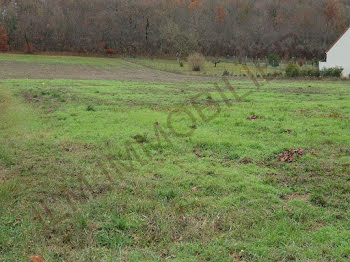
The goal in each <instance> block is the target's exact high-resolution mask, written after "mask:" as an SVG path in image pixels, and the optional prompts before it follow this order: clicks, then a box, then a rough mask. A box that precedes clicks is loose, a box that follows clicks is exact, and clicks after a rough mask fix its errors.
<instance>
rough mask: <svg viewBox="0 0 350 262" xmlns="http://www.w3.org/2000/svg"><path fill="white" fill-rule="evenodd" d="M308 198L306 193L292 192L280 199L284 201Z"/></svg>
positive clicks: (305, 199) (306, 199)
mask: <svg viewBox="0 0 350 262" xmlns="http://www.w3.org/2000/svg"><path fill="white" fill-rule="evenodd" d="M309 199H310V195H308V194H298V193H292V194H290V195H288V196H284V197H282V200H283V201H285V202H289V201H293V200H301V201H308V200H309Z"/></svg>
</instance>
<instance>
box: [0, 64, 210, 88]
mask: <svg viewBox="0 0 350 262" xmlns="http://www.w3.org/2000/svg"><path fill="white" fill-rule="evenodd" d="M12 78H29V79H78V80H120V81H148V82H158V83H159V82H163V83H165V82H166V83H171V82H177V83H178V82H188V81H193V82H208V83H209V82H212V80H213V79H214V78H210V77H204V76H188V75H181V74H175V73H170V72H162V71H159V70H153V69H150V68H146V67H143V66H139V65H134V64H131V63H129V62H127V61H123V62H121V65H120V66H118V67H117V68H114V67H110V68H103V67H98V66H89V65H86V66H85V65H69V64H53V63H52V64H51V63H46V64H39V63H28V62H18V61H3V62H1V63H0V79H12Z"/></svg>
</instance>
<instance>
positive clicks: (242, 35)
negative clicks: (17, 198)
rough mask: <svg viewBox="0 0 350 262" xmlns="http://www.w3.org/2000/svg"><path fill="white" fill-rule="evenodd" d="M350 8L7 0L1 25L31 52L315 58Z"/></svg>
mask: <svg viewBox="0 0 350 262" xmlns="http://www.w3.org/2000/svg"><path fill="white" fill-rule="evenodd" d="M349 6H350V1H349V0H343V1H342V0H303V1H300V0H274V1H272V0H25V1H24V0H23V1H19V0H0V25H1V27H3V29H4V31H5V32H6V35H8V40H7V39H5V40H3V41H5V42H7V44H8V47H9V49H10V50H21V51H22V50H24V49H25V51H27V52H32V51H34V50H36V51H59V52H60V51H71V52H88V53H94V52H105V53H116V54H125V55H154V56H156V55H175V54H176V53H177V54H180V55H181V56H186V55H188V54H189V53H191V52H193V51H199V52H202V53H203V54H205V55H210V56H237V57H245V56H248V57H257V56H259V57H260V56H266V55H268V54H269V53H271V52H274V53H277V54H278V55H279V56H281V57H303V58H304V57H306V58H313V57H321V56H322V55H323V54H324V51H325V50H326V49H327V47H328V46H329V45H330V44H331V43H332V42H333V41H335V40H336V39H337V38H338V37H339V35H340V34H341V33H342V32H343V31H344V30H345V29H346V28H347V27H348V25H349V18H350V11H349V10H350V9H349ZM0 32H1V30H0ZM289 33H290V34H291V35H290V36H291V37H289V38H288V39H285V40H284V41H282V43H281V44H280V45H271V43H273V42H274V41H277V40H278V39H281V37H283V36H285V35H287V34H289ZM2 35H4V36H5V33H4V32H3V33H2ZM0 38H1V36H0ZM266 46H268V47H269V48H267V49H266V48H265V47H266Z"/></svg>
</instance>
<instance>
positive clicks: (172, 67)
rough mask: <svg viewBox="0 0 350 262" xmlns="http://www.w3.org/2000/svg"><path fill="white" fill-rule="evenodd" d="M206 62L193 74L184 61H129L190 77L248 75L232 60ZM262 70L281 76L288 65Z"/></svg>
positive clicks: (251, 67) (255, 72) (253, 68)
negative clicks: (216, 62)
mask: <svg viewBox="0 0 350 262" xmlns="http://www.w3.org/2000/svg"><path fill="white" fill-rule="evenodd" d="M208 60H209V61H206V63H205V65H204V68H203V70H201V71H200V72H193V71H192V68H191V65H190V64H189V63H188V62H187V61H186V60H182V63H183V67H180V65H179V64H178V63H177V61H176V60H174V59H172V60H171V59H147V58H133V59H128V61H130V62H133V63H136V64H141V65H144V66H147V67H150V68H153V69H157V70H164V71H169V72H179V73H183V74H189V75H206V76H223V75H224V72H226V73H225V74H226V76H233V77H245V76H247V75H248V73H247V71H246V70H245V68H243V67H242V64H241V63H239V62H238V61H236V62H234V61H230V60H225V59H223V60H220V63H218V64H217V65H216V66H215V65H214V63H213V62H210V59H208ZM258 64H259V66H260V67H261V69H262V70H263V72H264V74H266V75H267V74H272V75H273V74H279V75H284V73H285V69H286V66H287V64H283V63H281V64H280V65H279V66H277V67H273V66H271V65H269V64H267V63H266V62H263V61H261V62H259V63H258ZM247 66H248V68H249V70H250V71H251V73H252V74H253V75H255V76H256V77H262V74H261V71H260V70H259V69H258V68H257V67H256V66H255V65H254V64H253V63H252V62H250V63H249V62H248V63H247ZM301 68H303V69H310V68H312V65H307V64H305V65H303V66H302V67H301Z"/></svg>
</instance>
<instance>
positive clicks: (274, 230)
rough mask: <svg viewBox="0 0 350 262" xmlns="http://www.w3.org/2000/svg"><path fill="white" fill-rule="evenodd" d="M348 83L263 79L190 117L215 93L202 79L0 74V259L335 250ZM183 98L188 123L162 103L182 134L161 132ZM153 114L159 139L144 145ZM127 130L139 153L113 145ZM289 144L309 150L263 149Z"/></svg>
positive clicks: (310, 255)
mask: <svg viewBox="0 0 350 262" xmlns="http://www.w3.org/2000/svg"><path fill="white" fill-rule="evenodd" d="M36 59H38V61H40V59H39V58H36ZM42 59H43V61H45V60H46V59H48V60H49V59H50V58H47V57H43V58H42ZM66 59H67V60H70V59H68V58H66ZM88 59H89V60H91V61H92V62H93V61H94V60H93V59H92V58H88ZM81 63H84V60H83V61H81ZM101 66H103V65H101ZM232 84H233V85H234V86H235V87H238V88H239V93H241V94H243V93H245V91H247V90H248V89H249V90H256V89H255V86H254V85H253V84H252V83H250V82H249V81H235V82H232ZM348 85H349V83H348V82H340V81H338V82H337V81H334V82H302V81H300V82H295V83H293V82H287V81H283V82H273V83H270V84H268V85H265V86H264V87H263V88H262V89H261V90H258V91H256V92H254V93H253V94H251V95H250V96H249V97H247V98H246V99H245V100H244V101H243V102H236V103H234V104H233V106H232V107H227V106H226V105H225V104H224V103H221V104H220V106H221V113H220V114H219V115H218V116H217V117H216V118H215V119H213V120H212V121H210V122H209V123H204V122H203V121H201V120H200V117H199V116H198V114H197V113H195V111H194V109H193V108H192V107H190V106H189V105H188V103H186V102H188V101H189V100H190V99H191V97H193V96H195V95H197V94H199V93H200V92H201V91H209V92H211V95H210V96H208V95H207V94H205V95H204V94H203V96H202V97H201V100H200V102H199V105H200V106H202V107H203V108H206V111H205V112H206V114H208V115H209V114H211V113H213V111H214V109H215V107H214V106H209V105H208V104H210V103H211V102H212V101H214V100H220V96H219V95H218V94H217V93H215V91H214V89H213V87H212V86H211V85H204V84H200V85H198V84H193V83H188V85H186V86H181V87H179V86H177V85H174V84H171V83H170V84H169V83H168V84H161V83H159V84H150V83H149V84H148V83H138V82H118V81H73V80H27V79H26V80H21V79H18V80H1V81H0V101H1V103H0V144H1V148H0V180H1V184H0V201H1V204H0V221H1V223H0V258H2V259H3V261H27V260H28V257H29V256H30V255H33V254H43V255H44V257H45V261H89V260H91V261H115V259H120V260H122V259H124V258H127V259H128V260H129V261H151V260H162V259H163V258H169V257H170V258H171V257H173V256H176V258H174V259H175V260H177V261H200V260H201V259H202V260H203V261H205V260H208V261H232V260H233V259H234V258H235V257H236V258H237V256H238V255H237V254H239V252H240V251H241V250H244V253H241V255H242V259H244V260H248V261H280V260H286V261H288V260H299V261H306V260H311V261H330V260H331V259H335V260H337V261H346V260H347V258H348V257H349V256H350V249H349V242H350V237H349V233H350V227H349V224H348V221H349V216H350V213H349V211H348V207H349V204H348V203H349V200H350V196H349V193H350V182H349V178H348V175H349V171H350V142H349V141H350V139H349V138H350V135H349V122H350V121H349V117H350V106H349V104H350V103H349V101H350V95H349V87H348ZM150 94H151V95H150ZM227 96H229V97H232V95H230V94H229V93H227ZM88 106H90V109H91V110H90V111H88V110H87V107H88ZM184 107H185V108H188V109H189V110H191V112H193V114H194V115H195V117H196V119H197V123H196V125H194V124H193V123H192V122H191V121H189V119H188V117H186V115H184V114H178V115H175V117H174V121H173V124H174V126H175V127H176V130H183V131H184V132H187V131H191V130H192V131H193V132H194V133H193V135H191V136H190V137H184V138H182V137H176V136H174V135H171V134H170V133H169V129H168V127H167V116H168V114H169V112H170V111H171V110H173V109H175V108H184ZM252 115H259V116H260V117H261V119H258V120H255V121H248V120H247V118H248V117H250V116H252ZM156 121H158V122H159V123H160V126H161V127H162V128H164V130H165V131H166V132H167V133H169V137H170V139H171V141H172V145H170V144H168V143H167V142H166V141H162V143H161V144H160V145H159V144H158V143H157V138H156V136H155V132H154V128H153V124H154V122H156ZM287 130H291V132H286V131H287ZM135 136H138V137H142V139H143V140H144V146H145V148H146V149H147V152H148V154H149V155H150V156H149V157H148V156H147V155H146V154H145V153H144V152H143V151H142V150H141V149H140V148H141V147H140V146H137V145H136V146H135V148H136V150H137V151H138V152H139V155H140V158H141V160H143V162H142V163H140V162H139V161H137V159H136V158H135V157H130V156H129V155H128V154H127V151H126V150H125V145H124V143H125V142H127V141H134V138H133V137H135ZM297 148H303V149H309V150H311V149H312V150H315V151H316V152H317V154H316V155H314V154H307V155H305V156H304V157H302V158H300V159H298V161H297V162H296V163H280V162H278V161H277V160H276V159H275V158H274V155H275V154H277V153H279V152H281V151H283V150H284V149H297ZM130 161H131V163H132V164H133V167H134V169H133V170H129V171H124V170H123V169H122V168H121V167H122V165H123V164H124V165H127V164H129V163H130ZM118 169H119V170H122V171H121V172H118ZM106 174H109V175H110V176H111V177H112V178H113V183H112V184H111V182H109V181H108V179H106ZM82 177H83V178H85V179H86V181H87V183H88V184H89V186H87V185H86V184H84V183H82V182H81V181H80V179H79V178H82ZM90 186H91V190H90V189H89V187H90ZM67 192H74V198H73V199H71V198H67V195H68V193H67ZM41 200H44V202H45V203H46V204H45V205H47V206H48V207H49V209H50V210H51V212H52V217H51V216H50V214H48V213H47V212H45V210H44V208H43V205H41V204H40V201H41ZM68 200H71V201H72V202H73V204H72V203H70V202H69V201H68ZM34 210H38V212H39V213H41V218H42V219H43V220H44V221H41V220H40V217H39V216H38V214H37V213H36V212H35V211H34ZM65 213H67V214H68V217H67V218H66V219H62V215H63V214H65ZM237 259H238V258H237Z"/></svg>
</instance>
